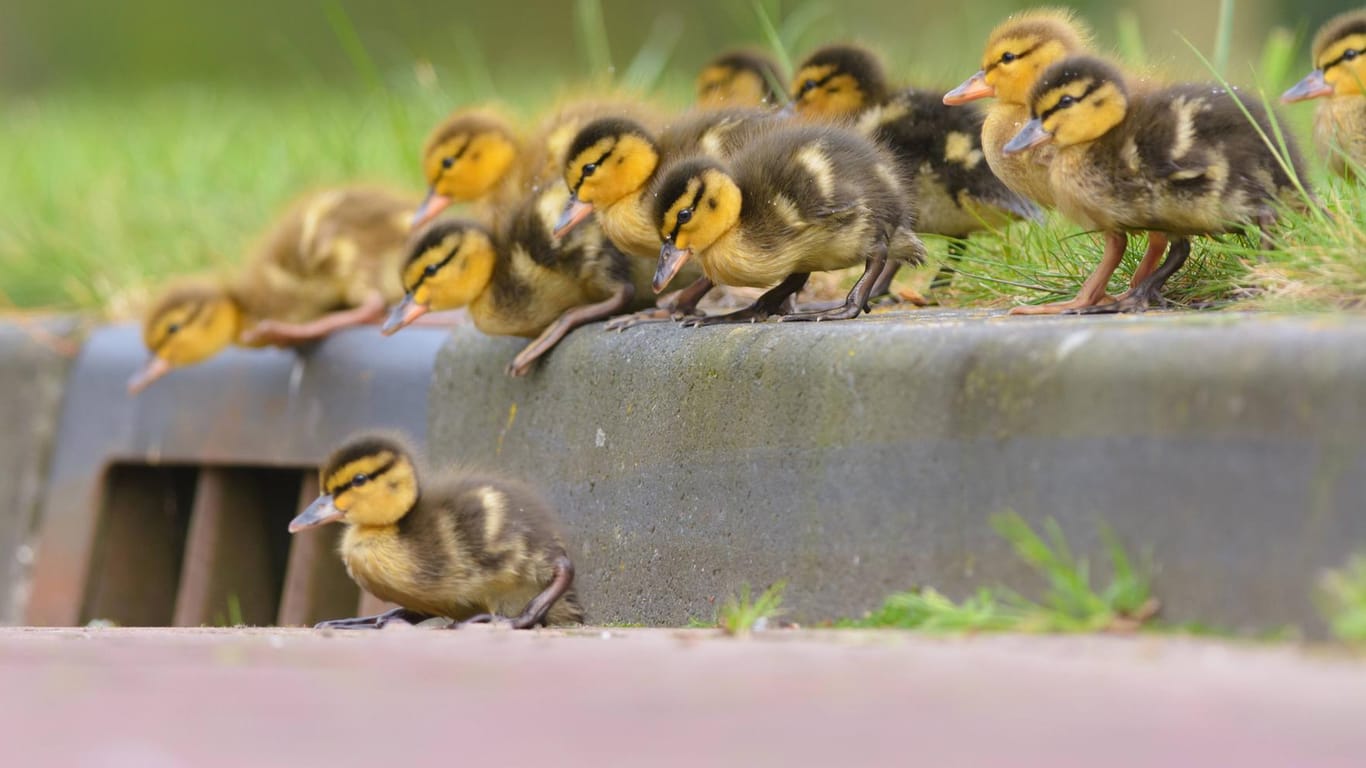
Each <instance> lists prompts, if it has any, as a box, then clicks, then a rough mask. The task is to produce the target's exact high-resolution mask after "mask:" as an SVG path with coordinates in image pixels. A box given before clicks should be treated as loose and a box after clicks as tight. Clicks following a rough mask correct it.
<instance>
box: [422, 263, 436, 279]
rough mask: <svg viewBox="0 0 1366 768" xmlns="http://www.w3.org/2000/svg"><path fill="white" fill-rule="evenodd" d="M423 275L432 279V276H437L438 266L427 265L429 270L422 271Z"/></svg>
mask: <svg viewBox="0 0 1366 768" xmlns="http://www.w3.org/2000/svg"><path fill="white" fill-rule="evenodd" d="M422 274H424V275H426V276H427V277H431V276H433V275H435V274H436V265H435V264H428V265H427V268H426V269H424V270H422Z"/></svg>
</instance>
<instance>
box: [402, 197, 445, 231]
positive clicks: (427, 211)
mask: <svg viewBox="0 0 1366 768" xmlns="http://www.w3.org/2000/svg"><path fill="white" fill-rule="evenodd" d="M452 202H453V201H452V200H451V199H450V198H449V197H446V196H445V195H438V194H437V193H436V188H435V187H432V188H431V189H430V190H428V191H427V197H426V199H425V200H423V201H422V205H419V206H418V207H417V212H416V213H414V214H413V223H412V224H410V225H408V226H409V228H411V229H417V228H418V227H420V226H422V225H423V224H426V223H427V222H429V221H431V220H432V219H434V218H436V216H437V214H439V213H441V212H442V211H444V210H446V208H447V207H448V206H450V204H451V203H452Z"/></svg>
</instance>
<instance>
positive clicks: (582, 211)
mask: <svg viewBox="0 0 1366 768" xmlns="http://www.w3.org/2000/svg"><path fill="white" fill-rule="evenodd" d="M592 212H593V204H592V203H585V202H584V201H582V200H580V199H579V196H578V195H570V196H569V202H567V203H565V204H564V213H562V214H560V220H559V221H557V222H555V231H554V232H553V233H552V234H554V235H555V237H564V236H565V235H566V234H568V233H569V230H571V229H573V228H574V227H577V226H578V225H579V222H581V221H583V220H584V219H586V218H588V214H590V213H592Z"/></svg>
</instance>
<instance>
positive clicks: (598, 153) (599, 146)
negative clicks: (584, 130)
mask: <svg viewBox="0 0 1366 768" xmlns="http://www.w3.org/2000/svg"><path fill="white" fill-rule="evenodd" d="M658 165H659V152H658V151H657V150H656V149H655V148H654V146H653V145H652V144H651V143H650V142H649V141H647V140H645V138H643V137H641V136H637V135H635V134H630V133H628V134H624V135H622V136H616V137H606V138H603V139H600V140H599V141H598V142H597V143H595V144H593V146H591V147H589V148H588V149H585V150H584V151H582V152H580V153H579V154H578V155H577V156H575V157H574V158H573V159H572V160H570V161H569V163H568V164H567V165H566V166H565V172H564V180H565V183H566V184H567V185H569V189H570V190H572V191H573V192H574V194H575V196H577V197H578V199H579V200H580V201H582V202H585V203H588V204H589V205H594V206H608V205H612V204H613V203H615V202H617V201H619V200H621V199H622V198H625V197H626V196H628V195H631V194H633V193H636V192H639V191H640V190H641V189H643V188H644V187H645V185H646V183H648V182H649V180H650V176H652V175H653V174H654V172H655V167H656V166H658Z"/></svg>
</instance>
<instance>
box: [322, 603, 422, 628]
mask: <svg viewBox="0 0 1366 768" xmlns="http://www.w3.org/2000/svg"><path fill="white" fill-rule="evenodd" d="M430 618H432V617H431V616H429V615H428V614H425V613H418V612H417V611H410V610H408V609H407V608H394V609H392V610H388V611H385V612H384V613H380V614H376V615H374V616H358V617H356V618H354V619H332V620H330V621H320V622H318V623H317V624H314V625H313V628H314V629H383V628H384V625H385V624H388V623H389V622H391V621H405V622H407V623H409V624H418V623H420V622H423V621H426V620H427V619H430Z"/></svg>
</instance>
